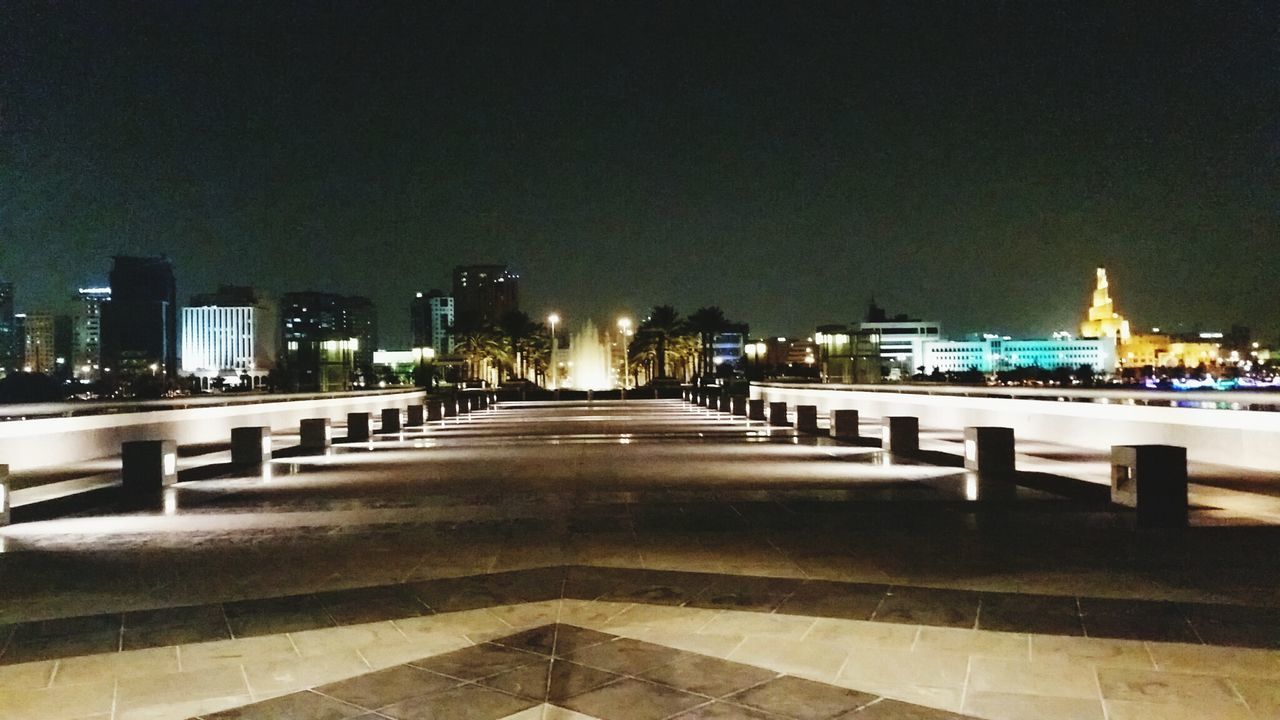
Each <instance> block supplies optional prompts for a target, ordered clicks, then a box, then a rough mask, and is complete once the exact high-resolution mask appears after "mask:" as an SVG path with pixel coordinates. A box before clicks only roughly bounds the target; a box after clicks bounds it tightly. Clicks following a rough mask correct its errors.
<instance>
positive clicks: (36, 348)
mask: <svg viewBox="0 0 1280 720" xmlns="http://www.w3.org/2000/svg"><path fill="white" fill-rule="evenodd" d="M16 317H17V318H20V319H21V320H22V371H23V372H31V373H43V374H45V375H52V374H53V372H54V370H56V369H57V366H58V365H57V359H58V355H57V350H56V349H55V347H54V316H53V315H48V314H45V313H29V314H20V315H17V316H16ZM63 361H64V362H65V358H64V360H63Z"/></svg>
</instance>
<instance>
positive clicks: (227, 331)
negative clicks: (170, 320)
mask: <svg viewBox="0 0 1280 720" xmlns="http://www.w3.org/2000/svg"><path fill="white" fill-rule="evenodd" d="M279 337H280V333H279V327H278V325H277V322H276V311H275V306H274V304H273V303H270V302H268V301H266V300H265V299H263V298H262V297H261V296H260V295H259V294H258V293H257V292H255V291H254V290H253V288H244V287H232V286H223V287H221V288H219V289H218V292H216V293H209V294H206V295H197V296H195V297H193V298H192V299H191V305H190V306H189V307H185V308H183V309H182V372H183V374H184V375H193V376H195V377H196V378H198V380H199V382H200V386H201V388H203V389H209V388H210V387H212V386H215V385H222V386H223V387H237V386H241V385H247V386H248V387H253V388H256V387H261V386H262V384H263V383H264V381H265V380H266V378H267V375H268V373H269V372H270V370H271V369H272V368H273V367H274V366H275V358H276V354H277V348H278V345H279V340H278V338H279ZM219 378H220V379H219Z"/></svg>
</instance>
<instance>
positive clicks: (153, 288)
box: [102, 255, 178, 377]
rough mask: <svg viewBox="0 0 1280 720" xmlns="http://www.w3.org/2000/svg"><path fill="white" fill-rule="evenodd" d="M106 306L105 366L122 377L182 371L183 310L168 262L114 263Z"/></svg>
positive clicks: (116, 260) (144, 259)
mask: <svg viewBox="0 0 1280 720" xmlns="http://www.w3.org/2000/svg"><path fill="white" fill-rule="evenodd" d="M112 260H113V261H114V262H113V264H112V267H111V275H110V282H111V299H110V300H107V301H105V302H104V303H102V364H103V367H104V368H110V370H111V371H112V372H115V373H118V374H120V375H126V376H127V375H137V374H144V373H147V372H151V373H157V372H163V373H164V374H165V375H167V376H168V377H174V376H175V375H176V374H177V372H178V305H177V286H176V283H175V281H174V278H173V266H172V265H171V264H170V263H169V259H168V258H166V257H127V256H123V255H117V256H116V257H114V258H112Z"/></svg>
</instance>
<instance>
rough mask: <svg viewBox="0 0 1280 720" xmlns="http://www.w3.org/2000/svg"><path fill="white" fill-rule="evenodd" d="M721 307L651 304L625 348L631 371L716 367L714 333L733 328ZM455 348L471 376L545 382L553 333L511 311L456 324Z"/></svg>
mask: <svg viewBox="0 0 1280 720" xmlns="http://www.w3.org/2000/svg"><path fill="white" fill-rule="evenodd" d="M733 325H734V323H732V322H730V321H729V320H727V319H726V318H725V315H724V311H723V310H721V309H720V308H718V307H715V306H710V307H704V308H699V309H697V310H695V311H694V312H693V313H691V314H690V315H689V316H688V317H682V316H681V315H680V313H679V312H678V311H677V310H676V309H675V308H674V307H672V306H670V305H658V306H655V307H654V308H653V309H652V310H651V311H650V312H649V315H648V317H646V318H645V319H644V321H643V322H641V323H640V326H639V327H638V328H637V331H636V334H635V337H634V338H633V339H632V341H631V342H630V344H629V346H628V348H627V354H628V360H629V363H630V366H631V368H632V371H633V373H634V375H635V376H636V377H637V378H639V377H640V376H643V377H645V378H646V379H650V380H652V379H656V378H670V377H674V378H677V379H681V380H688V379H689V378H691V377H694V376H696V375H702V374H705V373H710V372H713V371H714V367H713V358H714V345H713V343H714V338H715V335H716V334H717V333H720V332H723V331H725V330H726V329H728V328H730V327H732V326H733ZM454 332H455V334H454V351H455V352H456V353H458V354H459V355H461V356H462V357H463V358H464V359H465V360H466V363H467V374H468V376H469V377H472V378H482V377H485V376H486V375H494V376H496V381H497V382H499V383H501V382H503V380H504V379H510V378H516V377H521V378H529V377H530V373H532V376H533V377H532V380H533V381H534V382H537V383H539V384H542V383H543V382H544V381H545V378H546V373H547V370H548V369H549V367H550V364H551V334H550V333H549V332H548V330H547V327H546V326H545V325H543V324H542V323H540V322H535V321H534V320H533V319H532V318H530V317H529V316H528V315H527V314H526V313H524V312H521V311H519V310H513V311H510V312H507V313H505V314H503V315H502V317H500V318H498V321H497V322H496V323H491V324H483V325H477V326H474V327H462V328H455V331H454Z"/></svg>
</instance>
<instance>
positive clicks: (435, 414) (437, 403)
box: [427, 398, 444, 422]
mask: <svg viewBox="0 0 1280 720" xmlns="http://www.w3.org/2000/svg"><path fill="white" fill-rule="evenodd" d="M443 419H444V403H443V402H441V400H440V399H439V398H431V399H430V400H427V422H433V421H436V420H443Z"/></svg>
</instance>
